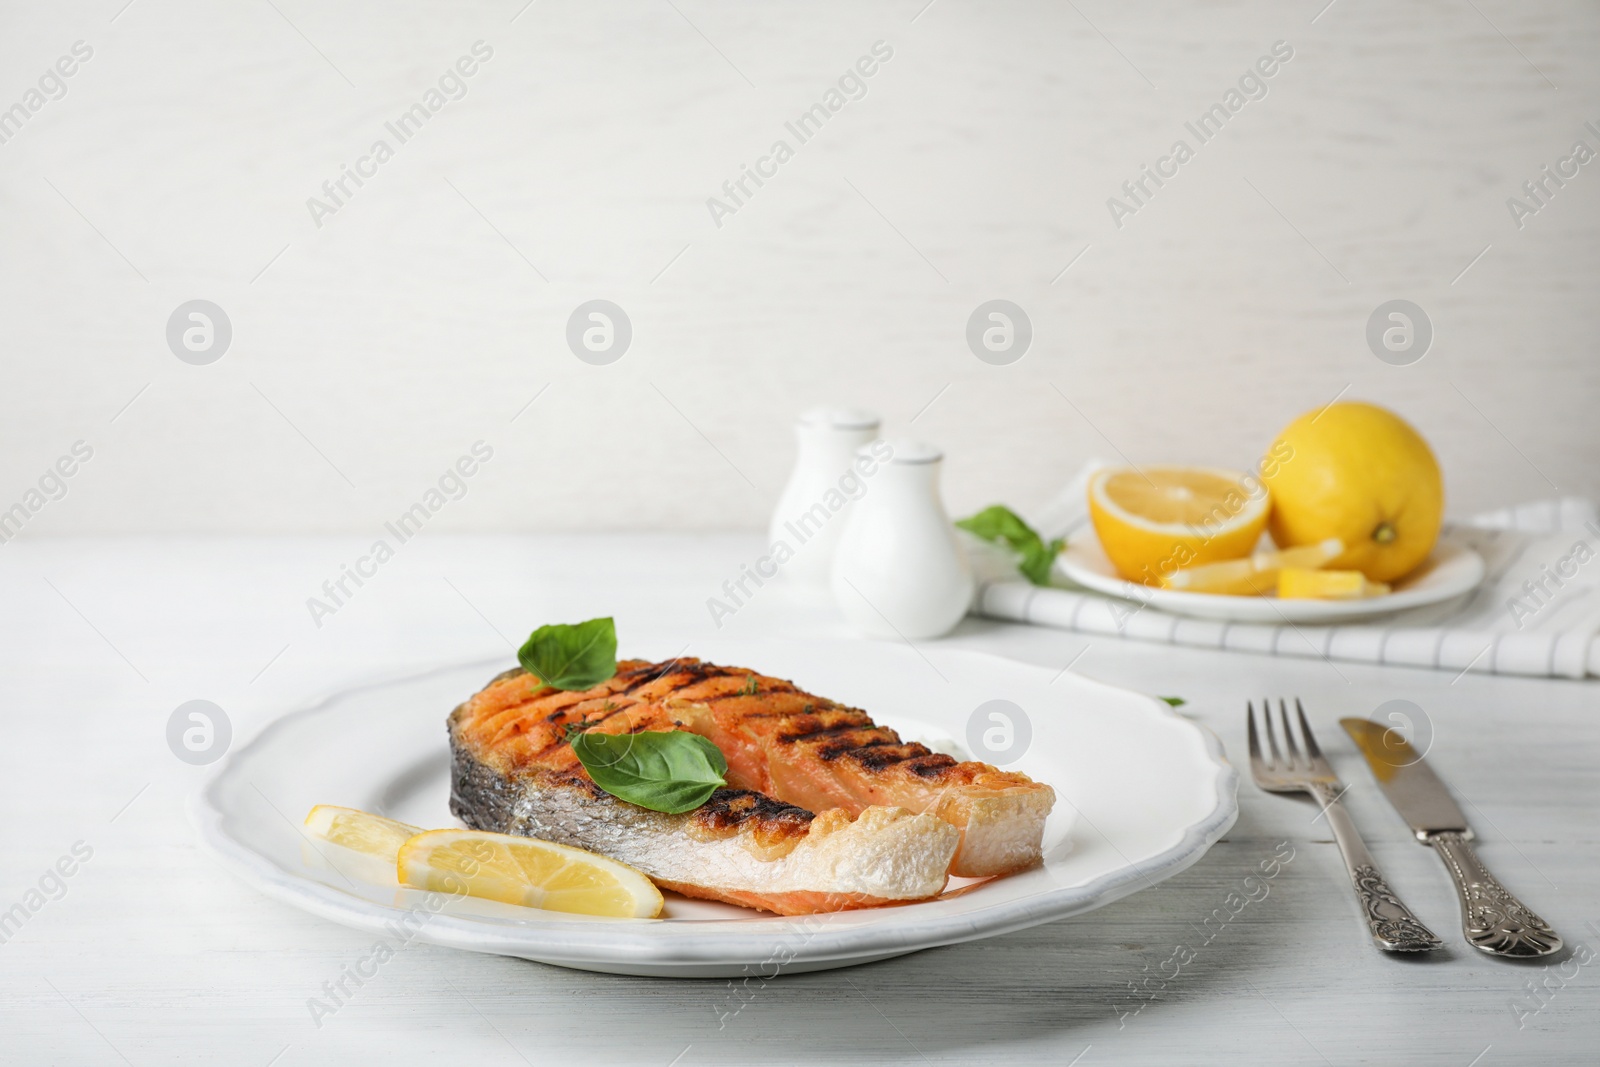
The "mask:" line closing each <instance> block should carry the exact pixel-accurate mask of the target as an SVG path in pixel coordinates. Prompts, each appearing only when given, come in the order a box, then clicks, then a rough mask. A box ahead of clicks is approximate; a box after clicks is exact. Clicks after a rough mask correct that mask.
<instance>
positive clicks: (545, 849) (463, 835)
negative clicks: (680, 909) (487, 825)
mask: <svg viewBox="0 0 1600 1067" xmlns="http://www.w3.org/2000/svg"><path fill="white" fill-rule="evenodd" d="M396 868H397V871H398V873H399V876H400V881H401V884H403V885H408V886H412V887H414V888H416V889H428V890H433V891H434V892H440V893H457V894H466V895H467V896H473V897H482V898H484V899H486V900H498V901H501V902H502V903H505V904H520V905H522V906H523V907H528V908H543V909H544V910H546V911H565V912H575V913H577V914H580V915H606V916H612V917H615V918H621V919H654V918H655V917H656V916H658V915H660V914H661V908H662V904H663V901H662V899H661V891H660V890H659V889H657V888H656V887H655V883H653V882H651V881H650V879H649V878H647V877H645V875H644V874H643V873H642V872H640V871H637V870H635V869H634V868H632V867H629V866H628V865H627V864H625V863H618V862H617V861H616V860H613V859H607V858H606V857H605V856H600V855H597V854H595V853H593V852H586V851H584V850H583V849H581V848H572V847H570V846H567V845H557V844H554V843H552V842H549V841H539V840H536V839H534V838H531V837H516V836H513V835H511V834H494V833H489V832H487V831H484V830H429V831H427V832H426V833H421V834H417V835H416V836H415V837H413V838H411V839H409V840H408V841H406V842H405V844H404V845H402V846H401V848H400V855H399V858H398V860H397V861H396Z"/></svg>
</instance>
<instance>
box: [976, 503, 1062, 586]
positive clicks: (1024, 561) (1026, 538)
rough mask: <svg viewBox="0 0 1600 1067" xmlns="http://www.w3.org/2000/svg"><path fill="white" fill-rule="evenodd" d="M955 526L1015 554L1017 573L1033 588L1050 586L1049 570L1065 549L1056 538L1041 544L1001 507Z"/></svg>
mask: <svg viewBox="0 0 1600 1067" xmlns="http://www.w3.org/2000/svg"><path fill="white" fill-rule="evenodd" d="M956 525H957V526H959V527H961V528H962V529H963V530H966V531H967V532H968V533H971V534H975V535H976V536H978V537H980V538H982V539H983V540H985V541H993V542H997V543H999V544H1002V545H1005V546H1006V547H1007V548H1009V549H1011V550H1012V551H1014V552H1016V553H1017V555H1018V557H1019V558H1018V559H1017V569H1018V570H1019V571H1021V572H1022V576H1023V577H1024V578H1026V579H1028V581H1030V582H1032V583H1033V584H1034V585H1049V584H1050V570H1051V568H1052V567H1054V566H1055V560H1056V556H1058V555H1060V554H1061V550H1062V549H1063V548H1065V547H1067V542H1066V541H1065V540H1064V539H1062V538H1059V537H1057V538H1055V539H1053V540H1051V541H1048V542H1047V541H1045V540H1044V538H1042V537H1040V536H1039V534H1038V533H1037V532H1036V531H1035V530H1034V529H1033V527H1031V526H1029V525H1028V524H1027V523H1025V522H1023V521H1022V517H1021V516H1019V515H1018V514H1017V513H1016V512H1014V511H1012V510H1011V509H1010V508H1008V507H1006V506H1005V505H1003V504H994V505H991V506H989V507H986V508H984V509H983V510H982V511H980V512H978V513H977V514H976V515H969V516H968V517H967V518H964V519H961V520H959V521H958V522H957V523H956Z"/></svg>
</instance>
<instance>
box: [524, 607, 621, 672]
mask: <svg viewBox="0 0 1600 1067" xmlns="http://www.w3.org/2000/svg"><path fill="white" fill-rule="evenodd" d="M517 662H518V663H521V664H522V666H523V669H524V670H526V671H527V672H528V673H529V674H531V675H534V676H535V677H537V678H538V679H539V681H541V682H543V683H544V684H545V685H548V686H550V687H551V688H552V689H593V688H594V687H595V686H597V685H599V684H600V683H601V682H603V681H605V680H606V679H608V678H610V677H612V676H613V675H615V674H616V673H617V628H616V625H615V624H614V623H613V622H612V621H611V619H610V618H609V617H607V618H604V619H590V620H589V621H588V622H580V623H577V624H575V625H572V626H568V625H565V624H563V623H556V624H553V625H551V626H541V627H539V628H538V629H537V630H535V631H533V633H532V634H531V635H530V636H529V637H528V640H527V643H526V644H524V645H523V646H522V648H521V649H519V650H518V651H517Z"/></svg>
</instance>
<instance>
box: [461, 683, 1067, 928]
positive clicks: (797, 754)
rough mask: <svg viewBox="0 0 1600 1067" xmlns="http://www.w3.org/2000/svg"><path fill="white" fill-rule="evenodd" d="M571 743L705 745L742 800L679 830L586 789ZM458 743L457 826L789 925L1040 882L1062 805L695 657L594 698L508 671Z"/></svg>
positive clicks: (677, 819) (990, 771)
mask: <svg viewBox="0 0 1600 1067" xmlns="http://www.w3.org/2000/svg"><path fill="white" fill-rule="evenodd" d="M571 728H584V729H592V730H599V731H603V732H607V733H623V732H638V731H641V730H690V731H692V732H694V733H698V734H700V735H701V736H703V737H706V738H707V739H708V740H710V741H711V742H712V743H713V744H715V745H716V746H717V747H718V748H719V749H720V750H721V751H722V753H723V755H724V756H725V757H726V759H727V762H728V771H727V774H726V778H727V781H728V785H729V787H730V788H728V789H719V790H717V791H716V792H715V793H714V794H713V795H712V797H711V799H710V800H709V801H708V802H707V803H706V804H705V805H704V806H702V807H701V808H700V809H697V810H695V811H693V812H689V813H686V814H684V815H664V814H662V813H659V812H653V811H648V810H646V809H643V808H639V807H637V806H635V805H632V804H628V803H626V802H624V801H621V800H618V799H617V798H615V797H612V796H610V795H609V794H607V793H605V792H604V791H602V790H600V789H599V788H598V787H597V786H595V785H594V783H593V782H592V781H590V780H589V778H588V775H587V773H586V772H585V771H584V769H583V766H582V764H581V763H579V761H578V759H577V756H576V755H575V754H574V753H573V751H572V747H571V745H570V744H568V743H567V738H568V736H569V729H571ZM450 740H451V748H452V752H453V757H454V769H453V774H452V791H451V810H452V811H454V812H455V814H456V815H457V816H459V817H460V818H461V819H463V820H464V821H465V822H466V823H467V824H468V825H470V826H473V827H474V828H477V829H484V830H494V831H499V832H504V833H516V834H523V835H526V836H532V837H540V838H544V839H546V840H553V841H559V842H561V843H564V844H573V845H577V846H579V847H583V848H589V849H592V850H594V851H598V852H602V853H604V854H606V855H609V856H612V857H613V858H615V859H620V860H622V861H623V862H626V863H630V864H632V865H634V866H636V867H638V868H639V869H640V870H642V871H644V872H645V873H646V874H647V875H649V876H650V877H651V878H652V879H654V880H655V881H657V882H658V883H659V884H661V885H662V886H664V887H666V888H670V889H675V890H677V891H679V892H682V893H684V894H686V895H689V896H699V897H707V898H710V899H717V900H725V901H728V902H730V903H736V904H744V905H746V906H750V907H759V908H765V909H767V910H770V911H776V912H778V913H779V914H802V913H807V912H812V911H834V910H842V909H844V908H850V907H866V906H871V905H876V904H882V903H891V902H897V901H907V900H917V899H924V898H926V897H929V896H933V895H936V894H937V893H938V892H939V891H940V890H942V888H943V886H944V884H945V877H944V876H945V874H946V873H947V872H950V873H955V874H957V875H960V876H963V877H989V876H994V875H1001V874H1008V873H1011V872H1013V871H1017V870H1020V869H1023V868H1025V867H1028V866H1032V865H1033V864H1036V863H1037V862H1038V861H1039V858H1040V845H1041V839H1042V837H1043V832H1044V821H1045V818H1046V817H1047V816H1048V815H1049V812H1050V808H1051V807H1052V805H1053V804H1054V801H1055V794H1054V791H1053V790H1051V788H1050V787H1049V786H1047V785H1044V784H1042V783H1038V782H1034V781H1032V780H1031V779H1029V778H1028V777H1026V776H1025V775H1021V774H1015V773H1009V772H1004V771H1000V770H997V769H996V768H994V767H991V766H989V765H988V764H983V763H973V762H967V763H962V762H958V761H956V760H955V759H954V758H952V757H950V756H947V755H944V754H942V753H935V752H932V751H930V750H929V749H928V748H927V747H926V746H924V745H921V744H917V743H906V742H902V741H901V740H900V738H899V736H898V735H897V734H896V733H895V732H894V731H893V730H890V729H888V728H885V727H881V726H878V725H876V724H874V723H873V722H872V720H871V719H870V717H869V716H868V715H867V714H866V713H865V712H864V711H861V710H859V709H856V708H849V707H845V706H843V705H840V704H837V703H835V702H834V701H831V700H828V699H825V698H822V697H818V696H815V695H812V694H810V693H806V692H804V691H802V690H800V689H798V688H796V687H795V686H794V685H793V683H791V682H788V681H785V680H783V679H779V678H773V677H770V676H766V675H761V674H758V673H756V672H754V671H751V670H747V669H744V668H737V667H721V666H717V665H715V664H710V663H705V662H702V661H700V660H696V659H679V660H674V661H669V662H666V663H651V662H647V661H642V660H627V661H623V662H622V663H620V664H619V665H618V669H617V673H616V675H615V676H613V677H612V678H610V679H608V680H607V681H605V682H603V683H601V684H600V685H598V686H595V687H594V688H592V689H589V690H585V691H582V692H564V691H560V690H555V689H551V688H548V687H544V686H542V685H540V684H539V682H538V679H536V678H535V677H533V676H532V675H529V674H528V673H527V672H525V671H523V670H522V669H520V668H517V669H513V670H510V671H507V672H505V673H504V674H501V675H499V676H498V677H496V678H495V679H494V680H493V681H491V682H490V683H489V685H488V686H486V687H485V688H484V689H483V690H482V691H481V692H479V693H478V694H476V695H475V696H473V697H472V698H471V699H470V700H468V701H467V702H466V703H464V704H462V705H461V706H460V707H458V708H457V709H456V710H455V711H454V712H453V713H452V715H451V717H450ZM813 812H818V813H820V814H815V815H814V814H813ZM780 861H781V862H780Z"/></svg>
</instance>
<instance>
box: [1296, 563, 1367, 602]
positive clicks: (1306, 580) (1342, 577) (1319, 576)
mask: <svg viewBox="0 0 1600 1067" xmlns="http://www.w3.org/2000/svg"><path fill="white" fill-rule="evenodd" d="M1388 591H1389V586H1388V583H1386V582H1375V581H1373V580H1372V579H1370V578H1368V577H1367V576H1366V575H1365V574H1362V573H1361V572H1360V571H1316V570H1308V569H1306V568H1304V567H1285V568H1283V569H1282V570H1280V571H1279V572H1278V597H1279V598H1280V599H1283V600H1289V599H1296V600H1364V599H1366V598H1367V597H1374V596H1383V595H1384V594H1385V593H1387V592H1388Z"/></svg>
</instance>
